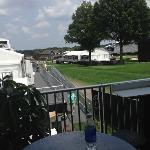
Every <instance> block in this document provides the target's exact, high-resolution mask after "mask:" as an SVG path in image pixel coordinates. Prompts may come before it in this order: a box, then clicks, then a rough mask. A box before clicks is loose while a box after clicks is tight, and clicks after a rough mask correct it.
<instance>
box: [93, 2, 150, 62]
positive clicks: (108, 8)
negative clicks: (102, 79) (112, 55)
mask: <svg viewBox="0 0 150 150" xmlns="http://www.w3.org/2000/svg"><path fill="white" fill-rule="evenodd" d="M148 13H149V9H148V7H147V5H146V2H145V0H99V1H98V2H96V3H95V5H94V16H95V22H96V24H97V26H99V27H100V28H99V29H98V28H97V30H98V32H101V33H103V34H104V35H106V37H107V38H110V39H113V40H116V41H118V42H119V45H120V62H121V63H122V62H123V45H125V44H128V43H131V42H133V41H138V40H140V39H141V38H143V37H145V36H147V35H148V31H149V14H148Z"/></svg>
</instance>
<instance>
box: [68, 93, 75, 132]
mask: <svg viewBox="0 0 150 150" xmlns="http://www.w3.org/2000/svg"><path fill="white" fill-rule="evenodd" d="M69 97H70V110H71V126H72V131H74V124H73V114H72V99H71V91H70V96H69Z"/></svg>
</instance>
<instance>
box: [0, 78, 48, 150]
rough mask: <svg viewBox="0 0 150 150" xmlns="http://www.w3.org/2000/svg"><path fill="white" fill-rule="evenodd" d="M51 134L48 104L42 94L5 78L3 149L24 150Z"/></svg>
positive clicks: (0, 123) (0, 121)
mask: <svg viewBox="0 0 150 150" xmlns="http://www.w3.org/2000/svg"><path fill="white" fill-rule="evenodd" d="M48 131H49V116H48V111H47V105H46V104H45V102H44V99H43V97H42V96H41V94H40V92H39V91H38V90H36V88H35V87H33V86H26V85H24V84H20V83H16V82H14V81H13V80H9V78H8V76H7V77H6V78H4V79H3V80H2V88H1V89H0V149H1V150H6V149H7V150H22V149H23V148H24V147H25V146H26V145H28V144H31V143H32V142H33V141H36V140H37V139H40V138H43V137H45V136H47V135H48Z"/></svg>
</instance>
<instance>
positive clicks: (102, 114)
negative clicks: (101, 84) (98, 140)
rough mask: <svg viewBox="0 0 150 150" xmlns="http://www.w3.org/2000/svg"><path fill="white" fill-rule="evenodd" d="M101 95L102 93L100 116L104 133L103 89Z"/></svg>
mask: <svg viewBox="0 0 150 150" xmlns="http://www.w3.org/2000/svg"><path fill="white" fill-rule="evenodd" d="M100 91H101V93H100V114H101V115H100V116H101V118H100V119H101V120H100V122H101V132H102V133H103V132H104V110H103V108H104V107H103V92H102V88H101V90H100Z"/></svg>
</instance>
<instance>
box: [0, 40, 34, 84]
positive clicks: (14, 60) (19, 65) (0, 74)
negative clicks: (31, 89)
mask: <svg viewBox="0 0 150 150" xmlns="http://www.w3.org/2000/svg"><path fill="white" fill-rule="evenodd" d="M5 41H6V40H5ZM7 42H8V40H7ZM0 43H3V42H1V41H0ZM7 44H8V43H5V47H3V44H2V47H1V48H0V79H3V78H4V77H5V76H6V75H11V76H12V79H13V80H14V81H16V82H18V83H23V84H25V85H32V84H34V74H33V68H32V64H31V62H30V61H29V60H25V59H24V55H23V54H20V53H17V52H15V51H13V50H12V49H11V46H10V43H9V44H8V45H7Z"/></svg>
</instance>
